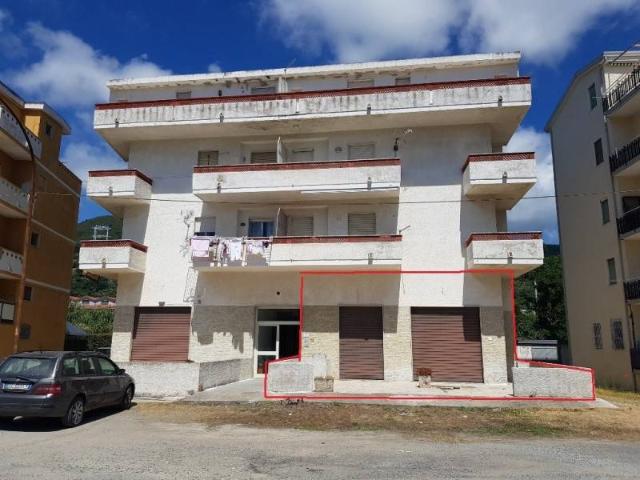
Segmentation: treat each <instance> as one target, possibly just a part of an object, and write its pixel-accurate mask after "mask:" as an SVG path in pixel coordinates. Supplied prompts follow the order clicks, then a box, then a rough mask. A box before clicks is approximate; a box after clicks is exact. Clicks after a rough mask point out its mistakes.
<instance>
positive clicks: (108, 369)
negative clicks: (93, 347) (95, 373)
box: [93, 357, 118, 375]
mask: <svg viewBox="0 0 640 480" xmlns="http://www.w3.org/2000/svg"><path fill="white" fill-rule="evenodd" d="M93 359H94V361H95V360H97V361H98V365H100V370H101V371H102V374H103V375H115V374H116V373H118V367H116V366H115V365H114V364H113V362H111V361H110V360H108V359H106V358H104V357H94V358H93Z"/></svg>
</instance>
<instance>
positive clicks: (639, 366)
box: [631, 348, 640, 370]
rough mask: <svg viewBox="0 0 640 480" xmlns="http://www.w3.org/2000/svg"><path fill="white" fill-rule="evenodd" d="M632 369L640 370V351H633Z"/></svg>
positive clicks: (634, 349) (635, 349)
mask: <svg viewBox="0 0 640 480" xmlns="http://www.w3.org/2000/svg"><path fill="white" fill-rule="evenodd" d="M631 368H633V369H634V370H640V349H639V348H632V349H631Z"/></svg>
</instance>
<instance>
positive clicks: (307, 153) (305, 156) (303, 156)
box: [288, 148, 313, 162]
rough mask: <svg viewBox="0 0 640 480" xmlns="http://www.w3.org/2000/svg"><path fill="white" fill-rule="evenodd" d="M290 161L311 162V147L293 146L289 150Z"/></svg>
mask: <svg viewBox="0 0 640 480" xmlns="http://www.w3.org/2000/svg"><path fill="white" fill-rule="evenodd" d="M288 160H289V161H290V162H313V148H295V149H293V150H291V155H290V156H289V158H288Z"/></svg>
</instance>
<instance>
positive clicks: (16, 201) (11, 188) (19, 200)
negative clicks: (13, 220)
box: [0, 177, 29, 216]
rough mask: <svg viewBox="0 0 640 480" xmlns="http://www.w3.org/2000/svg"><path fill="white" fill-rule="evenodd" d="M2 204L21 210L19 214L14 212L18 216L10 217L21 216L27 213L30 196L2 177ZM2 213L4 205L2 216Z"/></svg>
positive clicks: (0, 194) (0, 207) (0, 182)
mask: <svg viewBox="0 0 640 480" xmlns="http://www.w3.org/2000/svg"><path fill="white" fill-rule="evenodd" d="M1 202H4V203H5V204H7V205H9V206H11V207H13V208H14V209H16V210H19V212H13V213H15V214H17V215H10V216H19V215H20V213H21V214H26V212H27V208H28V207H29V194H28V193H25V192H23V191H22V190H20V188H18V187H17V186H15V185H14V184H13V183H11V182H10V181H8V180H6V179H4V178H2V177H0V203H1ZM2 212H3V208H2V205H0V215H1V214H2Z"/></svg>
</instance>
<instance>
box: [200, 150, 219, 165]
mask: <svg viewBox="0 0 640 480" xmlns="http://www.w3.org/2000/svg"><path fill="white" fill-rule="evenodd" d="M204 165H218V150H203V151H201V152H198V166H199V167H202V166H204Z"/></svg>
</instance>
